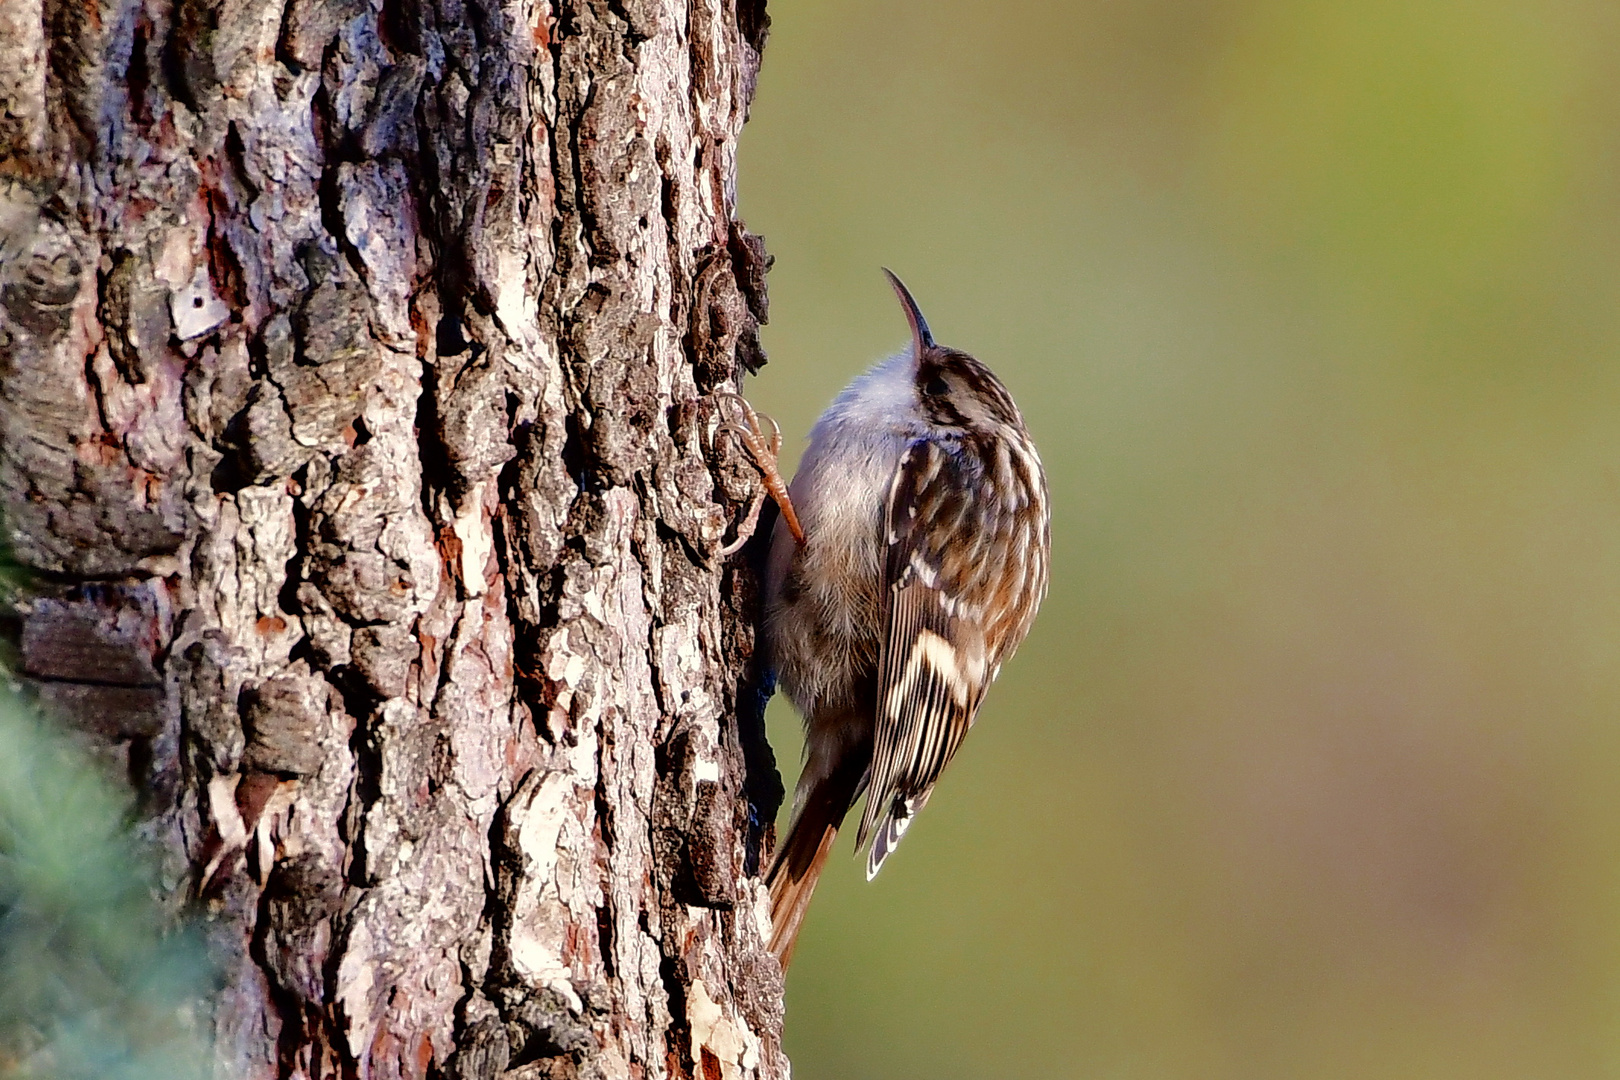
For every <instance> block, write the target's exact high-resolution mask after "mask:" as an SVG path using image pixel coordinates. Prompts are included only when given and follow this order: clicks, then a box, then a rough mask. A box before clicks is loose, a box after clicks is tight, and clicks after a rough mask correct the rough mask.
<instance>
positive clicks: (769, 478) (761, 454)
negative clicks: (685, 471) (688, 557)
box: [713, 393, 804, 555]
mask: <svg viewBox="0 0 1620 1080" xmlns="http://www.w3.org/2000/svg"><path fill="white" fill-rule="evenodd" d="M713 400H714V401H715V402H716V403H717V404H724V403H730V404H733V405H735V406H736V410H737V413H738V416H736V417H733V416H727V415H726V414H725V413H724V412H722V413H721V417H720V424H719V426H718V427H716V428H715V437H716V438H719V437H720V436H721V435H733V436H735V437H736V439H737V441H738V442H739V443H741V444H742V446H743V449H744V450H746V451H747V453H748V457H749V459H750V460H751V461H753V463H754V468H756V469H758V470H759V474H760V476H761V477H762V478H763V479H764V481H765V490H764V492H762V493H760V494H759V495H758V496H756V497H755V498H754V501H753V503H752V504H751V505H750V506H749V508H748V516H747V517H746V518H744V519H743V523H742V524H741V525H739V526H738V527H737V539H735V540H733V541H732V542H731V543H729V544H727V545H726V546H725V547H723V548H721V549H720V554H721V555H731V554H734V553H735V552H737V551H739V550H741V548H742V546H743V545H744V544H746V543H747V542H748V539H749V537H751V536H753V534H754V529H755V527H756V526H757V525H758V524H759V511H760V507H761V506H762V505H763V504H764V501H765V495H766V494H769V495H770V497H771V498H772V499H774V500H776V505H777V506H779V507H781V509H782V520H783V521H785V522H787V527H788V532H790V533H792V534H793V539H794V540H795V541H797V542H798V543H799V544H801V545H802V544H803V543H804V529H803V528H802V527H800V525H799V515H798V514H796V513H794V512H793V500H792V499H790V498H788V489H787V481H785V480H783V479H782V472H781V470H780V469H778V468H777V464H776V459H777V455H778V454H780V453H781V451H782V429H781V428H780V427H778V426H777V424H776V421H775V420H772V419H771V418H770V417H769V416H761V415H760V414H759V413H757V412H755V411H754V407H753V406H752V405H750V404H748V401H747V399H746V398H744V397H743V396H742V395H741V394H733V393H718V394H716V395H714V399H713ZM739 417H740V418H739ZM761 420H763V421H764V423H765V424H769V425H770V430H771V433H770V435H769V436H767V435H766V434H765V427H764V424H761V423H760V421H761Z"/></svg>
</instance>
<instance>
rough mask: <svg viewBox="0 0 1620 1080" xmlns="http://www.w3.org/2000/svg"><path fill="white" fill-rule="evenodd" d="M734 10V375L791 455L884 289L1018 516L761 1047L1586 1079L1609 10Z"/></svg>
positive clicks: (1612, 1017)
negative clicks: (996, 625)
mask: <svg viewBox="0 0 1620 1080" xmlns="http://www.w3.org/2000/svg"><path fill="white" fill-rule="evenodd" d="M771 13H772V19H773V27H772V33H771V39H770V44H769V47H768V49H767V54H766V62H765V65H764V68H763V71H762V76H761V83H760V89H759V96H758V99H757V101H756V103H755V106H754V110H753V118H752V120H751V122H750V123H749V126H748V128H747V130H746V132H745V133H744V136H743V147H742V164H741V171H740V184H741V187H742V191H741V198H742V208H743V213H744V215H745V216H746V218H747V220H748V223H749V226H750V227H751V228H752V229H754V230H756V231H758V232H761V233H763V234H765V236H766V238H767V240H768V242H769V245H770V249H771V251H772V252H773V253H774V255H775V256H776V265H775V269H774V270H773V272H772V275H771V315H772V322H771V325H770V326H769V327H768V328H767V330H766V339H765V344H766V347H767V348H768V349H769V350H770V353H771V363H770V366H769V367H767V368H766V369H765V371H764V372H763V374H762V375H761V377H760V378H759V379H758V380H756V381H755V382H754V383H753V384H751V386H750V388H749V394H750V397H751V398H752V400H753V401H754V402H755V404H756V405H758V406H759V407H760V408H761V409H763V410H765V411H767V412H770V413H772V414H773V415H774V416H775V417H776V419H777V420H779V421H780V422H781V423H782V426H783V428H784V430H785V431H787V432H788V433H789V437H790V439H793V438H795V437H796V436H797V435H802V433H804V432H805V431H807V430H808V428H809V425H810V423H811V421H812V420H813V418H814V417H815V415H816V413H818V412H819V411H820V409H821V408H822V407H824V406H825V404H826V403H827V402H828V401H829V400H830V399H831V397H832V395H833V394H834V393H836V391H837V390H838V389H839V388H840V387H841V386H842V385H843V384H844V383H845V382H846V381H847V380H848V379H849V378H850V377H851V376H853V375H854V374H855V373H857V372H858V371H860V370H861V369H862V368H864V367H865V366H866V365H867V364H869V363H870V362H871V361H872V360H874V359H875V358H877V357H879V356H881V355H883V354H885V353H887V352H889V351H892V350H893V349H896V348H898V347H900V346H901V345H902V344H903V342H904V338H905V324H904V321H903V319H902V318H901V316H900V313H899V311H898V310H897V309H896V308H895V305H894V302H893V299H892V297H891V296H890V295H889V293H888V290H887V289H886V288H885V285H884V282H883V280H882V277H881V275H880V274H879V272H878V267H879V266H881V265H887V266H890V267H892V268H894V269H895V270H896V271H897V272H898V273H899V274H900V275H901V276H903V277H904V278H905V279H906V280H907V282H908V284H909V285H910V286H911V288H912V290H913V291H914V292H915V293H916V295H917V297H918V298H919V300H920V302H921V303H922V306H923V309H924V311H925V312H927V314H928V316H929V319H930V321H931V322H932V323H933V326H934V330H935V333H936V335H937V336H938V337H939V339H940V340H941V341H944V342H946V343H949V344H952V345H956V346H960V347H963V348H966V349H969V350H970V351H973V352H975V353H976V354H977V355H979V356H980V357H981V358H983V359H985V360H986V361H987V362H989V363H990V364H991V365H993V366H994V367H995V368H996V369H997V370H998V371H999V372H1001V373H1002V374H1003V376H1004V377H1005V379H1006V381H1007V382H1008V384H1009V385H1010V387H1011V388H1012V390H1013V393H1014V395H1015V396H1016V397H1017V398H1018V400H1019V402H1020V403H1021V405H1022V406H1023V407H1024V409H1025V412H1026V414H1027V416H1028V419H1029V422H1030V425H1031V428H1032V430H1033V431H1034V432H1035V435H1036V438H1037V440H1038V442H1039V443H1040V446H1041V448H1042V453H1043V457H1044V458H1045V460H1046V463H1047V466H1048V469H1049V472H1050V477H1051V482H1052V488H1053V501H1054V506H1055V519H1054V523H1053V538H1054V555H1053V562H1054V575H1055V576H1054V581H1053V586H1052V593H1051V597H1050V599H1049V600H1048V602H1047V605H1046V607H1045V609H1044V610H1043V612H1042V615H1041V618H1040V619H1039V620H1038V622H1037V624H1036V627H1035V630H1034V633H1033V635H1032V636H1031V639H1030V640H1029V642H1028V643H1027V644H1026V645H1025V647H1024V649H1023V651H1022V652H1021V653H1020V655H1019V656H1018V657H1017V658H1016V659H1015V660H1014V661H1013V662H1012V663H1010V664H1008V665H1007V669H1006V671H1005V672H1004V673H1003V675H1002V677H1001V680H1000V682H999V683H998V685H997V686H996V687H995V689H994V690H993V691H992V692H991V694H990V697H989V700H988V703H987V706H986V708H985V710H984V712H983V714H982V716H981V717H980V723H979V724H978V726H977V728H976V729H975V731H974V733H973V735H972V737H971V738H970V739H969V740H968V742H967V745H966V746H965V747H964V749H963V752H962V754H961V756H960V757H959V759H958V760H957V762H956V763H955V764H954V765H953V766H952V768H951V770H950V771H949V772H948V773H947V775H946V777H945V779H944V781H943V783H942V784H941V786H940V789H939V791H938V793H937V795H936V797H935V798H934V800H933V801H932V802H931V803H930V804H929V808H928V811H927V813H926V814H924V815H923V817H922V819H921V820H920V822H919V824H918V825H917V826H916V828H915V829H914V830H913V831H912V833H911V834H910V836H908V839H907V841H906V843H905V844H904V845H903V846H902V847H901V849H900V851H899V853H898V854H897V855H896V856H895V858H894V859H892V860H891V861H890V862H889V863H888V864H887V865H886V866H885V868H884V871H883V874H882V875H881V876H880V877H879V878H878V879H877V881H876V882H874V883H873V884H871V885H870V886H869V885H867V884H866V883H865V882H864V881H863V880H862V875H861V874H860V873H859V870H858V867H857V866H856V865H855V864H854V863H853V862H851V861H848V860H845V859H843V858H835V859H834V861H833V863H832V865H831V867H830V869H829V871H828V874H827V879H826V880H825V882H824V883H823V885H822V887H821V890H820V892H819V894H818V897H817V901H816V905H815V906H814V907H813V908H812V911H811V915H810V919H809V922H808V924H807V928H806V930H805V932H804V935H803V938H802V940H801V945H800V949H799V952H798V956H797V959H796V960H795V966H794V969H793V971H792V973H791V978H790V980H789V994H788V1036H787V1038H788V1049H789V1052H790V1053H791V1055H792V1056H793V1059H794V1064H795V1075H796V1076H798V1077H800V1078H801V1080H823V1078H825V1080H832V1078H838V1080H861V1078H874V1080H875V1078H883V1080H908V1078H913V1077H916V1078H925V1077H926V1078H929V1080H950V1078H953V1077H975V1078H977V1077H985V1076H993V1077H998V1078H1006V1080H1016V1078H1020V1077H1094V1076H1106V1077H1120V1078H1127V1077H1128V1078H1187V1080H1194V1078H1196V1080H1219V1078H1226V1077H1229V1078H1232V1080H1264V1078H1268V1077H1276V1078H1278V1080H1283V1078H1287V1080H1296V1078H1341V1077H1342V1078H1352V1077H1385V1076H1411V1077H1422V1078H1424V1080H1444V1078H1449V1077H1457V1078H1464V1077H1466V1078H1469V1080H1485V1078H1494V1077H1501V1078H1504V1080H1507V1078H1513V1080H1521V1078H1524V1077H1531V1076H1556V1077H1560V1078H1563V1080H1570V1078H1585V1077H1608V1076H1612V1075H1614V1073H1615V1071H1616V1070H1617V1069H1620V782H1617V778H1620V422H1617V419H1620V362H1617V361H1620V355H1617V353H1620V349H1617V346H1620V305H1617V304H1616V303H1615V299H1614V298H1615V296H1616V295H1617V292H1620V242H1617V241H1620V185H1617V184H1616V183H1615V179H1614V178H1615V176H1616V175H1617V174H1620V169H1617V162H1620V66H1617V65H1615V64H1614V62H1613V57H1614V56H1615V55H1620V7H1617V6H1616V5H1614V4H1612V3H1604V2H1599V0H1471V2H1463V0H1405V2H1400V0H1368V2H1357V3H1352V2H1349V0H1290V2H1283V0H1141V2H1138V3H1131V4H1124V3H1118V2H1112V0H1006V2H1002V3H987V2H983V0H980V2H968V0H931V2H930V0H885V2H881V3H857V2H855V0H818V2H816V3H810V2H807V0H772V4H771ZM771 725H772V728H771V730H772V737H773V740H774V741H776V743H777V745H778V747H779V754H778V757H779V759H780V760H782V761H783V762H785V763H789V764H791V762H792V761H793V760H794V757H795V754H794V751H793V747H794V746H795V745H796V743H797V738H798V736H797V726H798V722H797V719H796V718H795V717H794V716H793V715H792V711H791V709H790V708H789V707H788V706H787V705H786V703H785V702H782V701H780V700H779V701H777V702H776V703H774V704H773V706H772V712H771ZM790 779H791V777H790ZM847 843H848V841H847V840H846V841H845V844H846V845H847Z"/></svg>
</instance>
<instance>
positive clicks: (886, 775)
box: [855, 440, 999, 878]
mask: <svg viewBox="0 0 1620 1080" xmlns="http://www.w3.org/2000/svg"><path fill="white" fill-rule="evenodd" d="M983 464H984V463H983V462H982V461H981V460H980V459H978V458H977V457H976V456H975V455H973V454H972V453H971V452H968V451H965V450H964V449H963V448H962V447H959V446H957V447H953V446H950V445H947V444H942V443H939V442H934V441H927V440H924V441H919V442H916V443H914V444H912V446H911V447H910V448H909V449H908V450H907V451H906V453H905V455H904V456H903V457H902V458H901V462H900V468H899V470H898V472H897V473H896V475H895V479H894V483H893V485H892V486H891V488H890V493H889V503H888V510H887V514H886V533H885V537H884V539H885V540H886V542H887V544H888V552H887V558H886V563H885V581H886V584H887V589H886V590H885V595H884V623H885V629H884V636H883V640H882V646H881V651H880V655H879V659H878V690H877V724H876V732H875V737H874V740H873V749H872V766H871V772H870V774H869V776H870V784H869V786H868V788H867V800H866V810H865V812H864V813H863V815H862V817H861V827H860V831H859V832H858V833H857V835H856V839H855V844H856V848H857V850H859V848H860V847H861V846H862V845H864V844H865V842H866V839H867V837H868V836H872V837H873V840H872V849H871V851H870V853H869V854H868V856H867V863H866V874H867V877H868V878H870V877H872V876H873V875H875V874H876V873H877V872H878V869H879V868H880V867H881V866H882V865H883V860H884V859H885V858H887V857H888V854H889V852H891V851H893V850H894V847H895V845H896V844H897V843H899V841H900V837H901V836H903V835H904V834H905V831H906V827H907V826H908V825H909V824H910V823H911V819H912V817H913V816H915V815H916V813H917V812H918V811H919V810H921V809H922V807H923V805H924V804H925V803H926V802H927V801H928V795H929V792H930V791H931V790H932V789H933V786H934V782H935V781H936V780H938V779H939V775H940V773H941V772H942V771H943V770H944V768H945V766H946V764H947V763H948V762H949V761H950V760H951V756H952V755H953V754H955V753H956V749H957V747H959V746H960V745H961V744H962V739H963V737H964V736H966V735H967V731H968V728H969V727H971V726H972V725H973V718H974V716H975V714H976V713H977V712H978V709H979V702H980V701H981V700H982V698H983V696H984V690H985V687H986V686H987V685H988V684H989V682H990V679H991V678H993V667H994V665H995V663H996V662H997V661H998V660H999V657H996V656H993V655H992V651H993V650H992V649H991V648H990V647H989V644H988V643H987V641H986V625H985V615H986V610H987V608H988V607H989V606H990V605H989V603H988V601H989V599H990V597H991V595H992V594H993V593H994V591H995V589H996V587H997V579H998V573H997V567H996V565H994V563H995V559H994V551H993V549H994V548H995V547H996V546H997V545H996V544H995V542H994V540H995V537H994V536H993V535H986V533H987V529H986V526H987V524H988V525H989V526H990V527H989V529H988V532H989V533H991V534H993V533H995V532H997V531H998V530H997V528H996V527H995V524H994V523H995V522H996V521H997V520H999V515H997V514H996V513H995V512H994V511H992V512H991V513H990V514H989V515H988V517H987V516H986V514H985V509H986V507H985V505H984V504H983V503H981V502H980V500H979V499H978V498H977V496H978V495H980V494H981V493H982V487H983V480H984V477H985V471H984V468H983ZM993 501H996V500H993Z"/></svg>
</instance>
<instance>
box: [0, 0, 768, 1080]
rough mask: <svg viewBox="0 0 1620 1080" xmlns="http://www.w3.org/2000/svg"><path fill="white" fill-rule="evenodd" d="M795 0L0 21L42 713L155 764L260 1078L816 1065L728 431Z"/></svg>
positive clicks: (16, 443) (10, 368)
mask: <svg viewBox="0 0 1620 1080" xmlns="http://www.w3.org/2000/svg"><path fill="white" fill-rule="evenodd" d="M765 25H766V23H765V15H764V11H763V0H556V2H553V3H549V4H548V3H547V2H546V0H507V2H503V0H424V2H422V3H416V2H413V0H371V2H365V0H286V2H285V4H284V5H283V4H269V5H266V4H262V3H259V2H257V0H0V500H3V509H4V514H5V526H6V530H7V534H8V536H9V541H10V545H11V549H12V555H13V557H14V559H15V560H16V561H17V562H18V563H20V564H21V565H22V566H23V567H24V568H25V569H26V570H28V571H31V576H30V580H31V582H32V584H31V585H29V586H28V588H27V589H26V590H25V594H24V596H23V598H22V600H21V601H20V603H19V605H18V612H17V613H18V619H17V620H16V626H15V631H16V634H17V637H18V646H19V648H18V657H19V659H18V663H19V665H20V674H21V676H22V677H23V679H24V681H25V682H26V683H28V684H29V685H31V686H32V687H33V688H34V690H35V692H37V693H38V695H39V696H40V697H41V698H43V699H44V700H46V701H47V702H49V703H50V704H51V705H53V706H54V707H55V708H56V709H57V710H58V711H59V712H60V713H61V714H63V715H65V716H67V717H68V718H70V719H71V720H73V721H74V722H76V723H77V724H79V725H80V726H81V727H82V728H83V729H84V730H85V732H86V733H87V735H86V737H87V738H90V739H93V740H95V741H96V742H97V743H98V744H99V745H101V746H103V747H105V748H106V749H107V750H108V752H109V753H111V754H114V755H115V756H116V757H117V759H118V760H119V761H120V762H121V763H122V764H123V766H124V767H125V768H126V769H127V770H128V773H129V775H130V777H131V779H132V781H133V782H134V783H136V784H137V785H138V787H139V788H140V789H141V791H142V792H143V795H144V800H145V801H144V807H145V813H146V815H147V817H146V820H145V828H146V829H147V830H148V831H149V832H150V833H151V834H152V835H153V836H154V837H156V838H157V839H158V840H159V841H160V842H161V843H163V844H164V845H166V848H167V850H168V851H169V852H170V858H171V865H170V872H169V875H168V882H169V884H170V885H171V886H172V890H173V898H172V899H173V902H174V903H175V904H177V905H180V904H185V903H189V904H192V905H194V906H197V907H200V908H202V909H203V910H204V911H205V912H206V917H207V918H208V919H209V920H210V924H211V927H212V937H213V940H214V941H215V943H216V945H217V948H218V951H219V953H220V955H221V956H222V957H223V964H224V983H225V985H224V988H223V990H222V991H221V993H220V994H219V996H218V999H217V1002H216V1017H215V1030H216V1035H217V1056H218V1060H219V1073H220V1075H222V1076H230V1077H233V1078H234V1077H269V1076H288V1077H291V1076H309V1077H337V1076H344V1077H349V1076H359V1077H375V1078H381V1077H396V1076H397V1077H426V1076H454V1077H491V1076H496V1075H501V1074H503V1073H506V1074H508V1075H514V1076H558V1077H562V1076H581V1077H587V1076H589V1077H594V1076H601V1077H653V1076H657V1077H663V1076H695V1077H702V1078H704V1080H713V1078H716V1077H726V1078H731V1077H756V1076H757V1077H780V1076H785V1075H786V1074H787V1064H786V1061H785V1059H784V1058H783V1057H782V1054H781V1051H780V1041H779V1032H780V1024H781V983H780V975H779V972H778V971H777V968H776V965H775V962H774V961H773V960H771V959H770V958H769V956H768V955H767V954H766V952H765V950H764V948H763V945H762V935H761V906H760V905H761V892H760V889H759V887H758V885H757V882H756V874H757V867H758V859H759V854H760V848H761V846H762V844H765V843H768V837H766V836H765V835H763V834H764V832H765V826H764V824H763V823H766V822H769V821H770V820H771V818H772V816H773V814H774V810H775V803H776V802H777V801H778V800H779V799H780V794H781V789H780V785H779V781H778V780H777V777H776V774H775V770H774V766H773V763H772V762H771V761H770V758H769V751H768V748H766V747H765V746H764V744H763V734H762V727H761V726H760V717H759V706H760V702H761V700H762V697H761V695H760V694H759V691H758V688H757V686H756V685H755V680H754V678H753V675H752V673H751V672H750V669H749V661H750V656H751V652H752V646H753V631H752V624H753V616H754V612H755V608H756V592H757V590H756V583H755V578H754V576H753V574H752V572H751V571H750V569H749V568H748V567H747V566H745V565H742V564H741V563H740V562H739V561H738V560H736V559H731V560H728V559H725V558H722V557H721V556H720V554H719V548H720V546H721V544H722V542H723V540H725V539H729V538H730V535H731V534H730V532H729V531H728V530H729V529H730V527H731V526H730V522H731V521H732V520H733V519H734V518H736V517H739V516H740V507H742V506H744V505H746V503H747V502H748V500H749V499H750V498H751V496H752V495H753V493H754V491H755V489H756V485H757V477H756V476H755V475H754V474H753V473H752V471H751V470H750V469H749V467H748V466H747V465H746V464H745V463H744V462H743V461H742V459H741V458H740V457H739V456H738V455H737V454H736V452H735V448H734V446H733V445H732V444H731V443H730V442H729V441H727V440H723V439H722V440H719V441H718V443H715V442H713V441H712V440H710V439H708V438H706V437H705V432H706V431H707V430H708V428H709V427H710V426H711V424H712V416H713V411H714V410H713V409H712V408H709V407H707V405H708V403H709V402H711V401H712V399H713V395H714V394H715V393H716V392H717V391H718V392H723V391H725V390H728V389H734V388H735V386H736V381H737V380H738V379H739V378H740V374H741V369H742V368H744V367H747V368H752V367H755V366H757V364H758V363H759V362H761V361H762V359H763V357H762V355H761V353H760V350H759V345H758V333H757V330H758V323H759V322H760V321H762V320H763V319H764V317H765V295H764V285H763V277H764V269H765V266H764V263H765V257H764V253H763V248H762V245H761V244H760V243H759V241H758V239H757V238H756V237H752V236H750V235H749V234H748V233H747V232H746V231H745V230H744V229H743V227H742V225H741V223H740V222H738V221H737V220H736V219H735V212H734V206H735V201H734V170H735V147H736V141H737V137H738V134H739V132H740V130H741V127H742V123H743V120H744V116H745V113H746V110H747V106H748V102H749V99H750V97H751V94H752V91H753V84H754V74H755V72H756V70H757V66H758V62H759V55H760V50H761V48H762V46H763V40H764V33H765Z"/></svg>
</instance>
